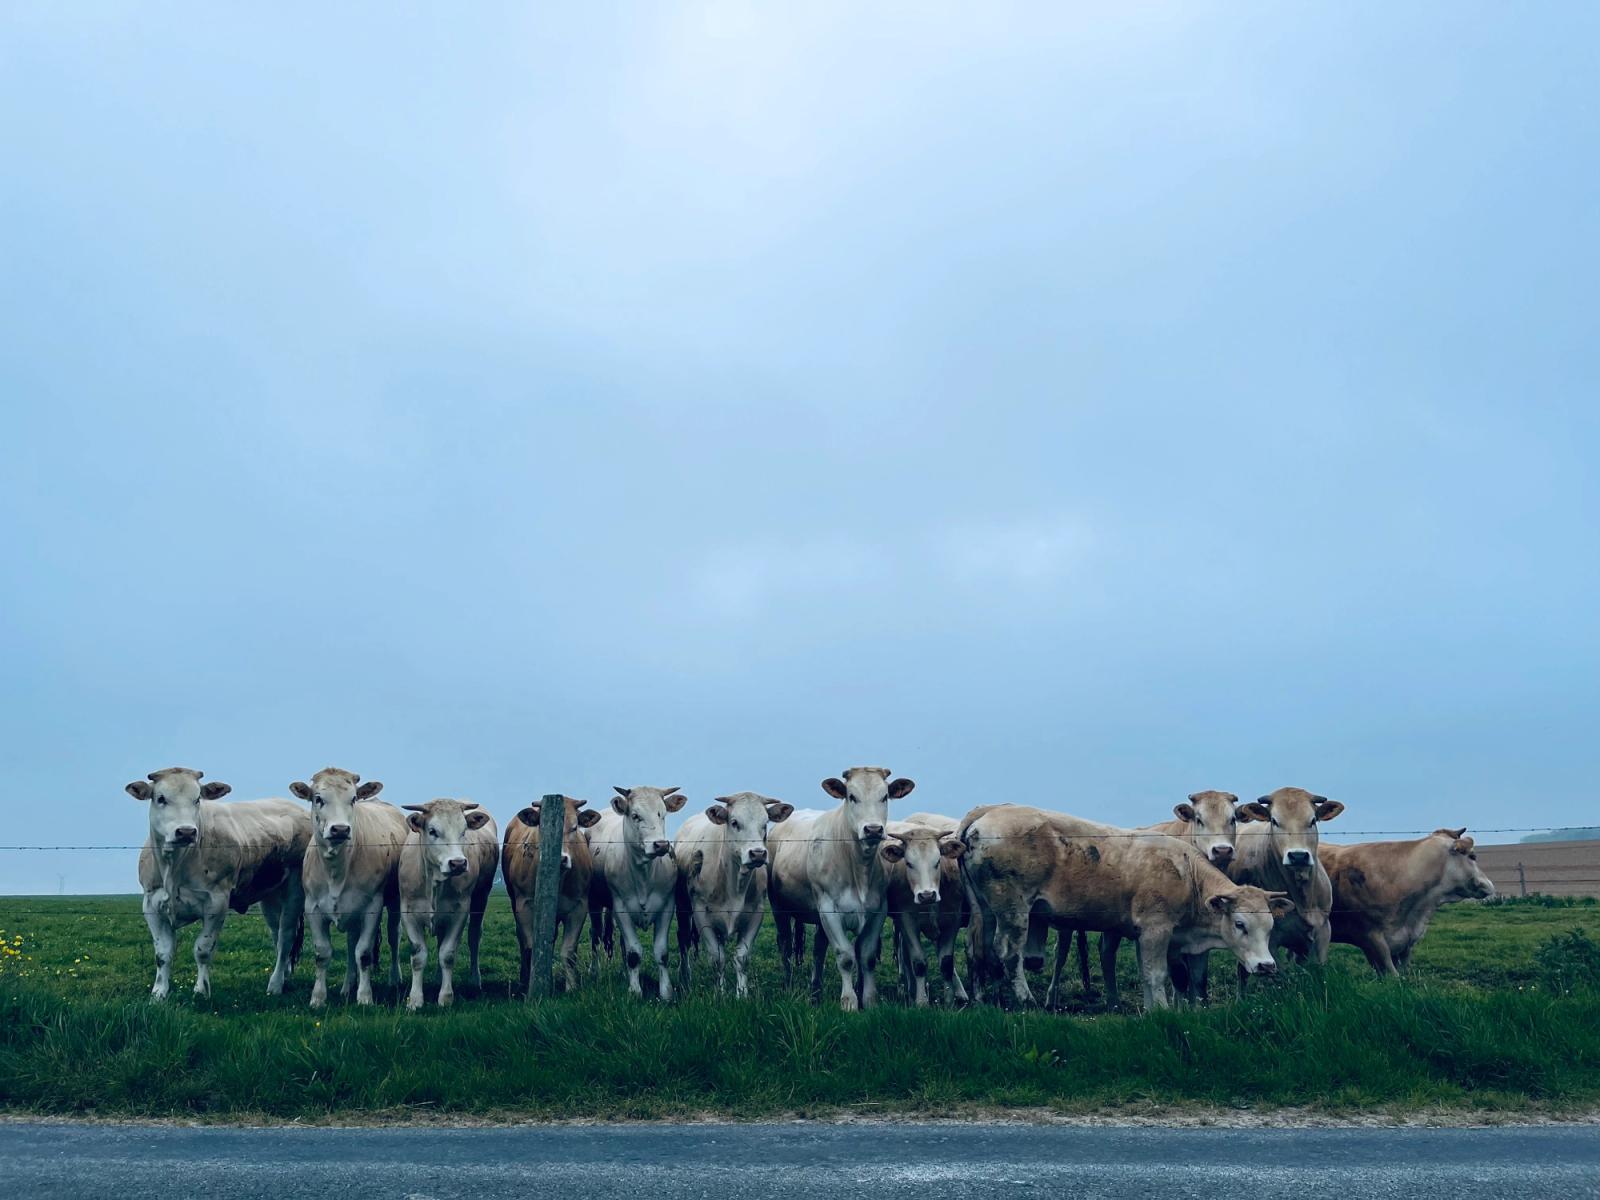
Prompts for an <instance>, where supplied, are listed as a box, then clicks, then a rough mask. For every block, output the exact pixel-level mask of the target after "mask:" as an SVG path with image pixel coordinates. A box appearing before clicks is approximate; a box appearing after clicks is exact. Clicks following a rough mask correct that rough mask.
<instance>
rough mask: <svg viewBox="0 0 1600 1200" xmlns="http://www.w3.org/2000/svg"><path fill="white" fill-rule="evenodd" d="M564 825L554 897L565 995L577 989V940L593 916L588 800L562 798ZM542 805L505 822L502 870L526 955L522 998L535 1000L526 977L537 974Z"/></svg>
mask: <svg viewBox="0 0 1600 1200" xmlns="http://www.w3.org/2000/svg"><path fill="white" fill-rule="evenodd" d="M563 801H564V804H565V807H566V824H565V826H564V828H563V837H562V849H561V890H560V891H559V892H558V893H557V895H556V925H557V926H558V928H559V930H560V942H561V978H562V982H563V983H564V984H565V985H566V989H567V991H569V992H570V991H572V989H574V988H575V987H577V986H578V937H579V935H580V934H581V933H582V932H583V921H584V918H585V917H586V916H588V912H589V881H590V878H591V877H592V876H593V875H594V855H593V854H591V853H590V851H589V841H588V839H587V838H585V837H584V836H583V831H584V830H585V829H587V828H589V827H590V826H592V825H595V824H597V823H598V822H599V820H600V814H599V813H597V812H592V811H590V810H588V809H585V808H584V807H583V806H584V804H585V803H586V801H583V800H574V799H573V798H572V797H571V796H566V797H563ZM542 808H543V801H540V800H535V801H534V802H533V803H532V804H530V805H528V807H526V808H524V809H523V810H522V811H521V812H519V813H517V815H516V816H514V817H512V818H511V820H510V821H508V822H506V839H505V849H504V852H503V853H502V854H501V856H500V870H501V872H502V873H503V874H504V875H505V879H506V895H507V896H509V897H510V898H511V916H512V919H513V920H515V921H516V923H517V945H518V946H519V947H521V950H522V994H523V995H524V996H528V997H529V998H530V999H531V998H532V995H533V993H532V992H531V991H530V990H529V988H528V978H529V975H530V974H531V973H532V970H533V922H534V912H533V893H534V889H535V888H536V887H537V886H538V884H539V839H540V837H541V831H542V830H543V829H544V823H543V812H542Z"/></svg>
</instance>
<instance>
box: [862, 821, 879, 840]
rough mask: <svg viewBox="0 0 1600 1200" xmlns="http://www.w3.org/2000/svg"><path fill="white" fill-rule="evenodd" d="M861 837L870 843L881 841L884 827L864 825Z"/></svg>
mask: <svg viewBox="0 0 1600 1200" xmlns="http://www.w3.org/2000/svg"><path fill="white" fill-rule="evenodd" d="M861 836H862V838H863V839H864V840H866V841H869V842H876V841H879V840H880V839H881V838H882V837H883V826H882V825H863V826H862V827H861Z"/></svg>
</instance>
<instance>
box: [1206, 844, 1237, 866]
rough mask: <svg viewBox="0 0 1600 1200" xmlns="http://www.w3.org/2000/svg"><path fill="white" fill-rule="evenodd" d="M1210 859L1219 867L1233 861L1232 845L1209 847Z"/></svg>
mask: <svg viewBox="0 0 1600 1200" xmlns="http://www.w3.org/2000/svg"><path fill="white" fill-rule="evenodd" d="M1211 861H1212V862H1214V863H1216V864H1217V866H1219V867H1225V866H1227V865H1228V864H1229V863H1230V862H1232V861H1233V847H1232V846H1213V847H1211Z"/></svg>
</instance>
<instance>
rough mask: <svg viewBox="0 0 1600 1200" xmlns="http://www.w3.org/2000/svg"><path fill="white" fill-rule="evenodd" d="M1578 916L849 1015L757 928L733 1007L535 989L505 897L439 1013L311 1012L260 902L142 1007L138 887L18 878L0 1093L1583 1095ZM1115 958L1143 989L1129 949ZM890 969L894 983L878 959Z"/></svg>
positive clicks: (145, 973) (785, 1109)
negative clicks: (74, 891)
mask: <svg viewBox="0 0 1600 1200" xmlns="http://www.w3.org/2000/svg"><path fill="white" fill-rule="evenodd" d="M1572 928H1581V929H1584V930H1586V931H1587V932H1588V933H1589V934H1590V936H1592V937H1600V908H1596V907H1593V906H1587V907H1576V908H1554V909H1552V908H1542V907H1539V906H1537V905H1533V904H1497V905H1458V906H1456V907H1454V908H1451V909H1447V910H1445V911H1444V912H1442V913H1441V914H1440V915H1439V917H1438V919H1437V920H1436V922H1435V924H1434V928H1433V931H1432V932H1431V933H1430V934H1429V936H1428V938H1427V940H1425V941H1424V942H1423V943H1422V945H1421V947H1420V948H1419V949H1418V951H1417V954H1416V958H1415V962H1414V967H1413V973H1412V975H1411V976H1410V977H1409V978H1407V979H1405V980H1401V981H1395V980H1378V979H1373V978H1371V977H1370V976H1369V974H1368V972H1367V968H1366V966H1365V963H1364V962H1363V961H1362V960H1361V959H1360V958H1359V956H1357V955H1355V954H1354V953H1353V952H1350V951H1348V949H1347V948H1344V947H1336V948H1335V952H1334V956H1333V960H1332V961H1331V962H1330V964H1329V966H1328V967H1327V968H1326V969H1324V970H1320V971H1318V970H1290V971H1287V972H1285V973H1284V976H1283V977H1281V978H1280V979H1279V980H1278V981H1276V982H1273V983H1271V984H1268V985H1266V986H1259V987H1257V986H1253V987H1252V988H1251V989H1250V991H1249V992H1248V993H1247V994H1246V995H1245V997H1244V998H1242V999H1238V1000H1235V999H1233V995H1232V993H1233V988H1232V984H1231V982H1230V976H1231V971H1229V970H1226V969H1225V964H1224V960H1223V958H1222V957H1221V956H1218V957H1217V959H1216V960H1215V969H1214V978H1216V979H1217V980H1218V981H1219V982H1218V983H1217V985H1216V986H1215V989H1214V990H1215V992H1216V994H1217V1001H1216V1002H1215V1003H1213V1005H1212V1006H1210V1007H1208V1008H1205V1009H1203V1010H1200V1011H1194V1012H1188V1011H1180V1012H1172V1013H1161V1014H1156V1015H1153V1016H1148V1017H1140V1016H1136V1015H1131V1014H1127V1013H1122V1014H1103V1013H1100V1012H1098V1011H1097V1010H1094V1009H1088V1010H1085V1011H1083V1012H1080V1013H1078V1014H1076V1015H1069V1016H1062V1015H1056V1014H1048V1013H1042V1012H1026V1013H1008V1012H1002V1011H999V1010H996V1009H992V1008H987V1007H984V1008H973V1009H968V1010H965V1011H959V1012H957V1011H948V1010H944V1009H940V1008H935V1009H932V1010H923V1011H916V1010H910V1009H907V1008H904V1007H901V1006H900V1005H898V1004H896V1003H892V1002H891V1003H887V1004H885V1005H883V1006H882V1007H880V1008H877V1009H874V1010H872V1011H870V1012H867V1013H861V1014H846V1013H841V1012H840V1011H839V1010H838V1007H837V1003H836V1001H835V1000H834V999H833V993H834V991H835V989H836V980H837V975H836V973H835V972H834V970H833V968H832V966H831V963H830V966H829V968H828V975H827V977H826V979H827V985H828V986H827V991H826V998H825V1000H824V1002H823V1004H822V1005H820V1006H816V1007H813V1006H812V1005H810V1004H809V1003H807V1002H806V1000H805V999H804V998H803V997H801V996H799V995H795V994H789V993H785V992H783V990H782V987H781V982H780V977H779V974H778V967H777V960H776V951H775V948H774V945H773V941H772V936H771V931H770V923H769V925H768V928H767V929H766V930H765V931H764V932H763V935H762V939H761V942H760V943H759V946H758V953H757V956H756V964H755V970H754V976H753V986H754V988H755V991H756V996H755V998H754V999H752V1001H750V1002H748V1003H743V1004H740V1003H736V1002H734V1001H732V1000H723V999H719V998H718V997H716V996H715V995H712V994H709V993H708V992H707V991H706V990H705V989H704V988H703V987H697V988H696V989H695V990H693V991H692V992H691V993H690V994H688V995H687V996H685V997H684V998H683V999H682V1000H681V1001H680V1002H679V1003H676V1004H674V1005H672V1006H662V1005H661V1004H659V1003H658V1002H656V1001H654V1000H650V1001H646V1002H640V1001H635V1000H632V999H631V998H630V997H629V996H628V995H627V994H626V992H625V990H624V989H623V988H622V986H621V983H620V978H619V976H620V968H619V967H618V966H616V965H615V964H609V965H607V967H606V969H605V970H604V972H603V975H602V978H601V980H600V981H599V982H598V983H595V984H592V985H591V984H589V982H588V976H587V974H585V977H584V978H585V986H584V988H583V989H581V990H580V992H579V993H578V994H577V995H574V996H562V997H557V998H555V999H552V1000H549V1001H545V1002H542V1003H537V1004H527V1003H525V1002H523V1001H521V1000H518V999H513V998H511V997H510V995H509V992H508V983H509V981H510V980H511V979H512V978H513V977H514V974H515V958H514V955H515V946H516V942H515V938H514V936H513V934H512V930H511V924H510V916H509V912H508V911H507V909H506V907H505V900H504V897H503V896H499V895H497V896H496V899H495V907H494V908H493V909H492V910H491V913H490V917H489V921H488V923H487V926H486V929H485V935H484V950H485V955H484V973H485V985H486V986H485V990H484V994H483V995H481V996H477V995H473V994H472V992H471V989H470V988H468V989H463V990H460V991H458V998H457V1003H456V1006H455V1007H454V1008H453V1009H451V1010H439V1009H437V1008H435V1007H432V1006H430V1007H429V1008H428V1009H427V1010H426V1011H424V1012H422V1013H419V1014H412V1013H407V1012H405V1011H403V1010H397V1009H396V1008H394V1007H392V1003H393V1001H394V996H393V994H392V993H391V991H390V989H388V988H387V986H385V987H382V988H380V990H379V996H380V1003H379V1004H378V1005H377V1006H375V1007H373V1008H371V1009H365V1010H355V1009H351V1008H347V1007H345V1006H343V1005H342V1004H340V1003H339V1002H338V1001H337V999H335V1001H334V1003H333V1005H332V1007H331V1008H330V1009H328V1010H325V1011H323V1012H321V1013H313V1012H312V1011H310V1010H309V1009H308V1008H307V1007H306V1000H307V994H308V990H309V975H310V971H309V967H310V963H309V960H308V959H307V960H302V962H301V965H300V968H299V970H298V971H297V972H296V975H295V978H294V981H293V983H292V985H291V990H290V993H289V994H288V995H286V996H284V997H281V998H276V999H271V998H268V997H267V996H266V995H265V994H264V993H265V984H266V972H265V970H264V969H263V968H264V967H265V966H266V965H267V963H268V955H267V939H266V934H265V929H264V927H263V925H262V923H261V921H260V918H259V917H257V916H255V915H254V914H252V915H251V916H249V917H247V918H243V919H241V918H238V917H230V920H229V923H228V925H227V927H226V928H225V930H224V932H223V940H222V948H221V949H220V950H219V952H218V955H217V958H216V961H215V963H214V965H213V971H212V978H213V987H214V992H213V995H212V997H211V998H210V999H205V1000H202V999H196V998H195V997H193V996H192V995H191V994H190V993H189V990H188V989H189V987H190V986H191V985H192V983H193V966H192V960H191V959H190V958H189V949H188V948H189V946H190V945H191V944H192V935H193V930H192V928H191V930H190V931H188V935H187V936H186V937H185V938H184V939H183V941H182V942H180V957H179V964H180V966H179V969H178V970H177V971H176V972H175V974H174V992H173V999H172V1000H170V1001H169V1002H168V1003H167V1004H165V1005H153V1004H151V1003H150V1002H149V1001H148V999H147V998H146V994H147V990H148V987H149V982H150V976H151V970H152V967H151V955H150V945H149V939H148V937H147V935H146V932H145V929H144V924H143V921H142V920H141V918H140V916H139V912H138V902H137V900H135V899H130V898H125V897H115V898H103V897H89V898H72V897H67V898H61V899H49V900H41V899H38V898H17V899H10V900H0V930H4V934H3V939H4V941H5V942H6V943H7V944H8V945H11V946H12V947H13V948H14V949H15V950H16V951H17V953H14V954H8V955H5V956H4V957H3V961H0V1107H4V1108H6V1109H10V1110H13V1111H28V1112H49V1113H82V1114H88V1113H93V1114H101V1115H121V1116H185V1117H202V1118H212V1119H216V1118H225V1117H227V1118H233V1117H250V1118H276V1119H306V1120H326V1119H328V1118H330V1117H339V1116H347V1117H348V1116H356V1115H361V1114H383V1115H386V1116H393V1117H416V1116H422V1115H426V1114H440V1113H448V1114H458V1115H476V1116H484V1117H504V1116H512V1115H518V1116H544V1117H605V1118H621V1117H665V1116H673V1115H685V1114H697V1113H707V1112H711V1113H725V1114H731V1115H736V1116H741V1117H755V1116H774V1115H782V1114H790V1113H799V1114H822V1113H828V1112H837V1111H839V1110H853V1111H909V1112H918V1113H925V1114H930V1115H933V1114H940V1113H952V1112H970V1111H974V1110H980V1109H996V1108H1013V1107H1023V1108H1046V1109H1051V1110H1055V1111H1058V1112H1063V1113H1073V1112H1088V1111H1108V1110H1109V1111H1138V1110H1148V1109H1150V1108H1151V1107H1167V1106H1177V1107H1183V1106H1191V1105H1204V1106H1217V1107H1241V1106H1249V1107H1253V1106H1280V1105H1295V1106H1302V1105H1304V1106H1310V1107H1313V1108H1315V1109H1319V1110H1323V1111H1327V1112H1354V1111H1370V1110H1386V1111H1400V1110H1409V1109H1414V1108H1418V1107H1445V1108H1452V1109H1462V1110H1474V1111H1477V1112H1486V1111H1502V1112H1505V1111H1514V1112H1527V1111H1530V1110H1533V1111H1540V1112H1548V1113H1562V1112H1573V1111H1578V1110H1583V1109H1592V1108H1594V1107H1597V1106H1600V995H1596V994H1594V993H1592V992H1579V993H1576V994H1573V995H1568V996H1561V995H1553V994H1551V993H1550V992H1549V991H1548V989H1547V988H1546V987H1545V985H1543V984H1541V982H1540V976H1539V972H1538V969H1537V966H1536V963H1535V957H1534V956H1535V952H1536V951H1537V949H1538V947H1539V946H1540V944H1541V943H1543V942H1544V941H1546V940H1547V939H1549V938H1551V937H1553V936H1555V935H1557V934H1559V933H1562V932H1564V931H1566V930H1568V929H1572ZM19 936H20V937H21V939H22V940H21V942H20V944H18V943H16V941H15V939H16V938H17V937H19ZM336 945H339V946H340V951H341V952H340V954H338V955H336V959H335V968H334V970H333V973H332V977H333V980H334V986H335V987H336V986H337V979H338V977H339V975H340V968H339V966H338V963H339V962H340V961H342V944H339V943H336ZM402 946H403V943H402ZM585 969H586V968H585ZM1123 971H1124V973H1125V975H1126V980H1125V987H1126V988H1127V990H1128V992H1129V994H1131V995H1135V996H1136V995H1137V990H1136V988H1135V987H1134V981H1133V978H1132V970H1131V959H1129V958H1126V957H1125V962H1124V965H1123ZM405 972H409V965H408V964H407V965H406V968H405ZM429 981H430V984H432V983H433V982H434V976H433V972H432V971H430V980H429ZM884 981H885V983H886V984H889V985H890V986H891V987H892V982H891V980H890V977H889V975H888V973H887V971H885V973H884ZM938 988H939V985H937V984H935V994H936V995H937V994H939V992H938ZM1072 994H1073V996H1074V997H1076V989H1075V988H1074V989H1073V990H1072ZM430 996H431V990H430Z"/></svg>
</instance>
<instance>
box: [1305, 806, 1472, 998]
mask: <svg viewBox="0 0 1600 1200" xmlns="http://www.w3.org/2000/svg"><path fill="white" fill-rule="evenodd" d="M1466 832H1467V831H1466V827H1465V826H1463V827H1462V828H1460V829H1436V830H1434V831H1433V833H1431V834H1429V835H1428V836H1427V837H1425V838H1419V839H1418V840H1416V841H1414V842H1360V843H1357V844H1356V845H1354V846H1338V845H1333V844H1331V843H1325V844H1323V845H1321V846H1319V847H1318V848H1317V854H1318V856H1319V857H1320V858H1321V860H1322V865H1323V867H1324V868H1325V869H1326V870H1327V872H1328V880H1329V882H1330V883H1332V885H1333V940H1334V941H1336V942H1343V943H1345V944H1346V945H1349V946H1355V947H1356V948H1357V949H1359V950H1360V951H1361V952H1362V953H1363V954H1365V955H1366V956H1367V961H1368V962H1369V963H1371V964H1372V969H1373V970H1374V971H1376V972H1378V974H1380V975H1398V974H1399V973H1400V972H1401V971H1403V970H1405V968H1406V966H1407V965H1408V964H1409V963H1410V961H1411V951H1412V950H1413V949H1415V948H1416V945H1417V943H1418V942H1420V941H1421V940H1422V935H1423V934H1425V933H1427V932H1428V923H1429V922H1430V921H1432V920H1433V914H1434V913H1436V912H1438V911H1439V906H1440V905H1441V904H1449V903H1451V902H1452V901H1455V900H1484V899H1487V898H1488V897H1490V896H1492V895H1494V884H1493V883H1491V882H1489V877H1488V876H1487V875H1485V874H1484V873H1483V872H1482V871H1481V870H1479V869H1478V855H1477V853H1476V852H1475V851H1474V850H1473V848H1472V839H1471V838H1469V837H1467V836H1465V835H1466Z"/></svg>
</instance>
